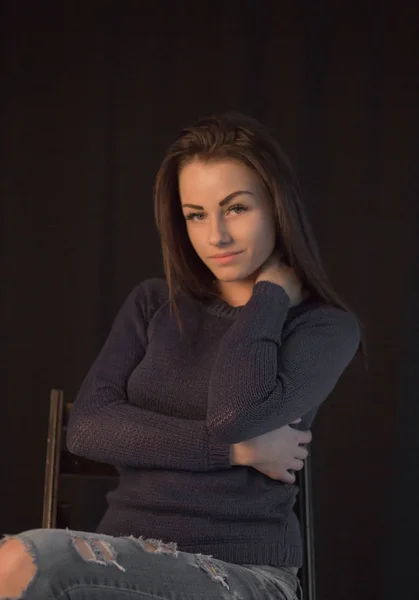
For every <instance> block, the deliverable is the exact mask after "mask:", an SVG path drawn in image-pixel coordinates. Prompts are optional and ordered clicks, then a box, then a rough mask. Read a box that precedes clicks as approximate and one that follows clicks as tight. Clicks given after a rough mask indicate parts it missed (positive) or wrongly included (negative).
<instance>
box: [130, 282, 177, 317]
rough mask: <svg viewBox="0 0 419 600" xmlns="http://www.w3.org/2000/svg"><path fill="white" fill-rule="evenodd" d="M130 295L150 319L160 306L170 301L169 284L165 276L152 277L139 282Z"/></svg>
mask: <svg viewBox="0 0 419 600" xmlns="http://www.w3.org/2000/svg"><path fill="white" fill-rule="evenodd" d="M130 297H131V299H132V301H133V302H134V304H136V306H137V307H138V308H139V309H140V310H141V312H142V313H143V315H144V317H145V318H146V319H147V320H148V321H150V320H151V319H152V318H153V316H154V315H155V313H156V312H157V311H158V310H159V309H160V308H162V307H163V306H164V305H166V304H168V303H169V286H168V285H167V281H166V279H164V278H163V277H150V278H147V279H143V281H141V282H140V283H138V284H137V285H136V286H135V287H134V289H133V290H132V291H131V293H130Z"/></svg>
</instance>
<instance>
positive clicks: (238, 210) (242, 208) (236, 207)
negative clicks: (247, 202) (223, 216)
mask: <svg viewBox="0 0 419 600" xmlns="http://www.w3.org/2000/svg"><path fill="white" fill-rule="evenodd" d="M232 210H234V212H235V213H236V214H240V213H242V212H245V211H246V210H247V207H246V206H243V204H235V205H234V206H230V208H229V209H228V211H227V212H231V211H232Z"/></svg>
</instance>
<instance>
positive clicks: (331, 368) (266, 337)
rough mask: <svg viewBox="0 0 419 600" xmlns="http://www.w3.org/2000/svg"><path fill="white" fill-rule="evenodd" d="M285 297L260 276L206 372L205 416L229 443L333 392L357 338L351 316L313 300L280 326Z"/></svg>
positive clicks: (287, 420) (285, 418)
mask: <svg viewBox="0 0 419 600" xmlns="http://www.w3.org/2000/svg"><path fill="white" fill-rule="evenodd" d="M289 305H290V299H289V297H288V295H287V294H286V292H285V290H284V289H283V288H282V287H281V286H279V285H276V284H274V283H271V282H268V281H261V282H259V283H257V284H256V285H255V286H254V288H253V294H252V297H251V298H250V300H249V302H248V303H247V304H246V305H245V306H244V307H243V309H242V310H241V312H240V314H239V315H238V317H237V320H236V321H235V323H234V325H233V326H232V327H231V328H230V329H229V331H228V332H227V334H226V335H225V337H224V338H223V341H222V343H221V345H220V349H219V353H218V355H217V358H216V360H215V362H214V365H213V370H212V373H211V379H210V386H209V398H208V413H207V424H208V427H209V429H210V431H211V432H212V433H213V435H214V437H215V438H216V439H218V440H219V441H223V442H229V443H231V444H233V443H237V442H240V441H243V440H247V439H250V438H253V437H256V436H258V435H261V434H263V433H267V432H268V431H273V430H274V429H277V428H279V427H283V426H284V425H287V424H289V423H291V422H292V421H294V420H295V419H297V418H299V417H303V416H304V415H305V414H306V413H308V412H309V411H310V410H312V409H315V408H318V406H319V405H320V404H321V403H322V402H323V401H324V400H325V399H326V398H327V396H328V395H329V394H330V393H331V391H332V390H333V388H334V387H335V385H336V383H337V382H338V380H339V378H340V376H341V375H342V373H343V371H344V370H345V368H346V367H347V365H348V364H349V363H350V361H351V360H352V358H353V357H354V355H355V353H356V350H357V348H358V345H359V341H360V331H359V326H358V322H357V320H356V318H355V317H354V316H353V315H352V314H350V313H348V312H346V311H344V310H341V309H339V308H336V307H331V306H326V305H325V306H316V307H313V308H309V309H308V310H306V311H305V312H303V313H301V314H300V315H299V316H297V317H296V318H295V319H294V320H293V321H292V331H290V333H289V334H288V333H287V335H286V337H285V338H284V336H283V335H282V334H283V330H284V324H285V320H286V317H287V314H288V310H289Z"/></svg>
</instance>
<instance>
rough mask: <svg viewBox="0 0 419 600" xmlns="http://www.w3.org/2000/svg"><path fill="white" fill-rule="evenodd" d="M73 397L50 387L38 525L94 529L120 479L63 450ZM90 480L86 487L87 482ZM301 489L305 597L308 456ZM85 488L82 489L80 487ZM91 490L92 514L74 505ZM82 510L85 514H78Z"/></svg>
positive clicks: (309, 570) (309, 594) (309, 547)
mask: <svg viewBox="0 0 419 600" xmlns="http://www.w3.org/2000/svg"><path fill="white" fill-rule="evenodd" d="M71 406H72V404H71V403H65V402H64V393H63V391H62V390H51V393H50V411H49V426H48V441H47V453H46V462H45V485H44V507H43V518H42V527H44V528H55V527H58V528H65V527H69V528H70V529H76V530H81V531H84V530H87V531H92V530H94V528H95V523H94V520H95V518H96V521H97V520H98V519H99V518H100V517H101V516H102V514H103V513H104V512H105V510H106V502H105V496H106V492H107V491H109V490H110V489H112V487H114V486H115V485H116V483H117V481H118V473H117V471H116V470H115V469H114V468H113V467H112V466H110V465H103V464H99V463H95V462H92V461H90V460H87V459H84V458H79V457H76V456H74V455H72V454H70V453H69V452H68V451H67V448H66V445H65V434H66V427H67V423H68V417H69V414H70V411H71ZM88 481H90V483H91V484H92V485H91V486H90V491H89V490H87V489H86V488H87V487H88V486H87V482H88ZM297 482H298V485H299V488H300V492H299V494H298V496H297V502H296V505H295V512H296V514H297V516H298V518H299V521H300V525H301V531H302V535H303V542H304V565H303V567H302V568H301V569H300V572H299V578H300V582H301V587H302V589H303V593H304V599H305V600H315V598H316V594H315V570H314V537H313V506H312V482H311V461H310V457H308V458H307V459H306V462H305V467H304V469H303V470H302V471H300V472H299V473H298V475H297ZM81 489H83V494H82V495H81V494H80V490H81ZM90 496H94V497H95V499H94V502H92V504H93V505H94V509H95V510H96V515H95V518H93V516H92V515H93V513H92V512H90V513H88V514H87V516H86V512H84V513H83V511H80V510H78V511H77V510H76V508H75V506H80V500H82V503H83V505H85V504H86V503H87V502H88V501H89V497H90ZM82 513H83V514H82Z"/></svg>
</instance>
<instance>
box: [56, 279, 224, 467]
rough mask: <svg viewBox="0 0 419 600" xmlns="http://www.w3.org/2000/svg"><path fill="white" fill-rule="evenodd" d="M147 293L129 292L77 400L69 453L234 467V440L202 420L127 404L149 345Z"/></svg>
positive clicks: (143, 463) (130, 462)
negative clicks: (223, 439)
mask: <svg viewBox="0 0 419 600" xmlns="http://www.w3.org/2000/svg"><path fill="white" fill-rule="evenodd" d="M144 304H146V294H145V293H144V289H143V288H142V285H140V286H137V287H136V288H135V289H134V290H133V291H132V292H131V294H130V295H129V296H128V298H127V300H126V301H125V303H124V305H123V307H122V308H121V310H120V311H119V313H118V315H117V317H116V319H115V321H114V323H113V326H112V329H111V332H110V334H109V336H108V339H107V340H106V343H105V345H104V347H103V349H102V351H101V352H100V354H99V356H98V358H97V359H96V361H95V362H94V364H93V366H92V368H91V369H90V371H89V373H88V375H87V377H86V379H85V380H84V382H83V385H82V387H81V389H80V392H79V394H78V396H77V398H76V401H75V403H74V405H73V408H72V411H71V414H70V420H69V426H68V433H67V446H68V449H69V450H70V452H72V453H74V454H77V455H80V456H84V457H86V458H89V459H91V460H95V461H98V462H104V463H108V464H112V465H115V466H127V467H143V468H161V469H183V470H190V471H211V470H215V469H227V468H230V467H231V465H230V445H229V444H225V443H220V442H218V441H214V440H213V439H212V436H211V435H210V433H209V431H208V428H207V426H206V423H205V422H204V421H193V420H187V419H180V418H176V417H170V416H166V415H161V414H158V413H154V412H151V411H148V410H142V409H141V408H139V407H136V406H133V405H131V404H129V403H128V399H127V394H126V385H127V381H128V378H129V376H130V375H131V373H132V372H133V370H134V369H135V367H136V366H137V365H138V364H139V363H140V362H141V360H142V358H143V357H144V354H145V351H146V347H147V319H146V317H145V313H146V312H147V310H146V308H145V306H144Z"/></svg>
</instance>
